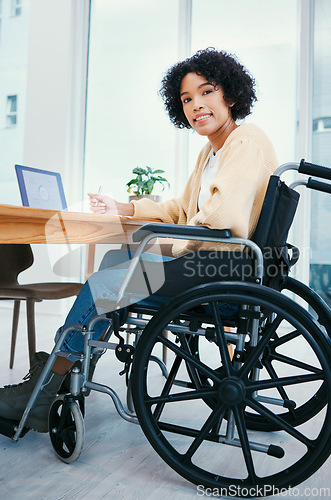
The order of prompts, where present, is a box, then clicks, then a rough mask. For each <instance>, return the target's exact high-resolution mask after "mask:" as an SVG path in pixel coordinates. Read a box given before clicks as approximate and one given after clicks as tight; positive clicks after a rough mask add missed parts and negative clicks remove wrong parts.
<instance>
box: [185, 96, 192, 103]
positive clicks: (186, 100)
mask: <svg viewBox="0 0 331 500" xmlns="http://www.w3.org/2000/svg"><path fill="white" fill-rule="evenodd" d="M190 100H191V98H190V97H185V99H183V104H186V103H188V102H190Z"/></svg>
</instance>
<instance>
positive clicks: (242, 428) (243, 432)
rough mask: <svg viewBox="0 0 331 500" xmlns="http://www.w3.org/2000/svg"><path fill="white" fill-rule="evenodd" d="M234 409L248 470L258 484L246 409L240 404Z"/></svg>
mask: <svg viewBox="0 0 331 500" xmlns="http://www.w3.org/2000/svg"><path fill="white" fill-rule="evenodd" d="M232 410H233V415H234V419H235V421H236V426H237V431H238V435H239V439H240V443H241V447H242V452H243V455H244V459H245V463H246V467H247V472H248V475H249V478H250V480H251V481H252V484H256V480H257V477H256V474H255V468H254V463H253V458H252V452H251V448H250V445H249V440H248V435H247V429H246V422H245V417H244V411H243V408H239V407H238V406H234V407H233V409H232Z"/></svg>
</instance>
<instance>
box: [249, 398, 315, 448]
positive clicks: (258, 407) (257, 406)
mask: <svg viewBox="0 0 331 500" xmlns="http://www.w3.org/2000/svg"><path fill="white" fill-rule="evenodd" d="M244 401H245V403H246V404H247V406H249V407H250V408H252V409H253V410H255V411H256V412H257V413H259V414H260V415H263V416H264V417H267V418H268V419H269V420H271V421H272V422H273V423H275V424H277V425H278V426H279V429H282V430H284V431H286V432H287V433H288V434H290V435H291V436H292V437H294V438H295V439H297V440H298V441H300V442H301V443H303V444H305V445H306V446H307V447H308V448H313V447H314V446H315V444H314V442H313V441H312V440H311V439H309V438H307V437H306V436H304V435H303V434H302V432H299V431H298V430H297V429H295V428H294V427H293V426H292V425H290V424H289V423H288V422H285V420H283V419H282V418H280V417H279V416H277V415H276V414H275V413H272V412H271V411H270V410H268V409H267V408H266V407H265V406H263V405H262V404H261V403H259V402H258V401H255V400H252V399H248V398H245V400H244Z"/></svg>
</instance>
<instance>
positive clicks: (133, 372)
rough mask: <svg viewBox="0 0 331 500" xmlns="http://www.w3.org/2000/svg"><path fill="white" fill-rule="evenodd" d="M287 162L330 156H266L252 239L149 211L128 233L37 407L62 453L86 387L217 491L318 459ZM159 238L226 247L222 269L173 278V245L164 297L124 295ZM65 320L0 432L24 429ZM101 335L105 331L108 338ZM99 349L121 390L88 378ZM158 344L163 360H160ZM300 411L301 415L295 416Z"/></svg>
mask: <svg viewBox="0 0 331 500" xmlns="http://www.w3.org/2000/svg"><path fill="white" fill-rule="evenodd" d="M290 169H293V170H296V171H298V172H299V173H300V174H303V175H305V176H307V175H308V176H314V177H319V178H322V179H327V180H328V181H329V180H331V169H329V168H326V167H321V166H318V165H314V164H311V163H307V162H305V161H304V160H302V161H301V162H300V164H298V163H288V164H285V165H283V166H281V167H279V169H277V171H276V172H275V174H274V175H273V176H271V178H270V182H269V185H268V189H267V192H266V196H265V200H264V203H263V207H262V210H261V215H260V218H259V222H258V225H257V229H256V231H255V234H254V238H253V239H252V240H246V239H242V238H236V237H232V236H231V232H230V231H229V230H213V229H210V228H206V227H195V226H194V227H193V226H192V227H190V226H178V225H172V224H158V223H148V224H146V225H144V226H143V227H142V228H140V229H139V230H138V231H136V233H135V234H134V238H133V239H134V241H135V242H137V243H139V246H138V249H137V251H136V253H135V255H134V257H133V259H132V261H131V263H130V266H129V268H128V270H127V274H126V276H125V279H124V281H123V283H122V287H121V290H120V293H119V297H118V308H117V309H116V310H114V311H112V312H109V313H105V314H102V315H99V316H95V317H94V318H92V319H91V320H90V322H89V323H88V324H87V325H83V326H81V327H80V328H81V331H82V334H83V335H84V342H85V344H84V351H83V352H82V353H80V354H79V356H78V358H77V359H78V360H79V363H80V367H78V366H75V367H74V368H73V369H72V371H71V374H70V391H68V392H67V393H66V394H65V395H62V396H60V397H59V398H58V399H56V400H55V402H54V403H53V405H52V407H51V409H50V413H49V434H50V440H51V443H52V446H53V448H54V450H55V453H56V454H57V455H58V457H59V458H60V459H61V460H62V461H64V462H66V463H71V462H74V461H75V460H77V459H78V457H79V456H80V454H81V452H82V448H83V444H84V418H83V417H84V404H85V403H84V401H85V394H86V393H87V392H89V391H90V390H96V391H99V392H103V393H105V394H108V395H109V396H110V397H111V398H112V400H113V402H114V404H115V407H116V410H117V412H118V413H119V415H120V416H121V417H122V418H124V419H125V420H127V421H128V422H131V423H136V424H139V425H140V426H141V428H142V430H143V432H144V434H145V435H146V438H147V439H148V441H149V442H150V444H151V445H152V447H153V448H154V449H155V450H156V452H157V453H158V454H159V455H160V457H161V458H162V459H163V460H164V461H165V462H166V463H167V464H168V465H169V466H170V467H171V468H172V469H174V470H175V471H176V472H177V473H178V474H180V475H181V476H182V477H184V478H186V479H187V480H188V481H189V482H191V483H193V484H195V485H198V486H199V487H200V488H202V487H203V488H211V489H212V491H218V492H222V494H223V495H225V494H228V495H229V494H231V496H237V497H245V496H246V497H247V491H249V493H250V496H251V497H260V496H267V495H270V494H275V491H276V492H277V491H284V489H288V488H290V487H293V486H295V485H298V484H299V483H301V482H303V481H304V480H306V479H307V478H308V477H310V476H311V475H312V474H313V473H314V472H316V471H317V470H318V469H319V468H320V467H321V466H322V464H323V463H324V462H325V461H326V460H327V458H328V456H329V452H330V434H331V418H330V410H329V401H330V399H331V398H330V396H331V363H330V361H331V352H330V332H331V311H330V308H329V307H328V306H327V304H326V303H325V302H324V301H323V299H321V297H319V296H318V294H317V293H316V292H314V291H313V290H311V289H310V288H309V287H308V286H306V285H304V284H303V283H300V282H299V281H297V280H295V279H294V278H291V277H289V276H288V274H289V271H290V268H291V267H292V265H294V264H295V262H296V261H297V259H298V250H297V249H296V248H294V247H292V246H291V245H289V244H288V243H287V237H288V232H289V229H290V226H291V224H292V221H293V218H294V216H295V212H296V208H297V204H298V200H299V194H298V193H297V191H296V190H295V187H296V185H297V184H298V183H295V185H291V186H287V185H286V184H285V183H284V182H283V181H281V180H280V176H281V175H282V174H283V173H284V172H285V171H287V170H290ZM300 183H304V184H305V185H306V187H307V188H310V189H317V190H319V191H324V192H327V193H331V184H330V183H329V182H321V181H319V180H316V179H313V178H312V177H309V179H308V180H307V181H306V180H304V181H300ZM169 237H170V238H181V239H185V240H199V241H211V242H214V243H223V244H226V245H227V246H228V245H236V247H235V250H233V251H232V252H227V253H226V252H223V251H220V252H219V254H218V256H219V258H220V259H221V260H220V261H219V262H221V263H222V266H223V267H222V269H223V270H225V271H224V273H222V279H220V277H219V276H220V274H219V273H215V275H213V276H211V273H209V275H208V273H207V272H206V273H205V274H203V273H200V274H199V273H195V274H194V276H191V277H190V278H188V279H185V278H184V277H183V265H184V264H183V262H184V263H185V260H184V259H185V257H180V258H179V259H175V260H173V261H169V262H166V263H164V273H165V280H164V284H163V285H162V286H161V288H160V289H159V290H158V291H157V292H156V294H155V295H157V296H160V297H167V300H166V301H165V303H164V305H162V306H161V307H155V306H152V305H148V303H147V304H145V303H144V304H142V303H138V304H133V305H128V304H127V303H126V301H125V296H126V290H127V287H128V285H129V283H131V282H132V280H133V277H134V275H135V272H136V269H137V265H138V263H139V262H140V257H141V255H142V254H143V252H144V249H145V248H146V245H148V243H149V242H150V241H152V240H153V239H155V238H169ZM238 246H239V247H238ZM238 248H240V250H238ZM201 259H203V261H204V262H203V264H204V265H205V271H207V267H206V265H210V261H208V258H207V255H206V254H202V255H201V254H200V255H198V256H197V255H196V254H194V255H193V256H192V261H191V264H192V265H196V266H197V265H199V264H200V265H201ZM234 259H236V260H235V267H233V266H232V264H233V261H234ZM217 262H218V261H217ZM214 263H215V262H214ZM178 266H179V267H178ZM180 266H182V267H180ZM231 266H232V267H231ZM199 269H200V268H199ZM234 269H236V270H237V272H236V273H234V272H233V270H234ZM243 270H245V273H243ZM247 270H249V272H247ZM271 271H272V272H271ZM179 273H181V274H179ZM240 273H241V274H240ZM201 274H203V275H201ZM206 276H208V279H206ZM224 276H225V277H224ZM298 298H299V299H300V301H301V304H302V305H301V304H298V302H297V299H298ZM105 318H108V319H109V328H108V333H107V336H106V338H105V339H104V340H93V339H92V335H93V329H94V326H95V324H96V323H97V322H98V321H100V319H102V320H104V319H105ZM74 327H75V329H77V328H78V326H77V325H74V326H72V327H69V328H67V329H65V330H64V331H63V333H62V334H61V337H60V338H59V340H58V342H57V343H56V345H55V347H54V349H53V351H52V353H51V354H50V357H49V359H48V361H47V363H46V365H45V368H44V370H43V372H42V375H41V377H40V379H39V381H38V383H37V385H36V387H35V389H34V391H33V393H32V396H31V398H30V401H29V403H28V405H27V407H26V409H25V412H24V414H23V416H22V419H21V421H20V422H12V421H7V422H3V421H2V422H1V423H0V431H1V432H2V433H3V434H6V435H7V436H8V437H11V438H12V441H13V442H17V441H18V439H19V438H20V437H22V436H23V435H24V434H25V433H26V432H27V431H28V429H27V428H26V427H25V421H26V418H27V416H28V413H29V411H30V410H31V408H32V407H33V405H34V402H35V401H36V399H37V397H38V394H39V391H40V390H41V388H42V384H43V382H44V380H45V379H46V377H47V375H48V373H49V371H50V370H51V368H52V365H53V363H54V360H55V358H56V356H57V355H61V352H60V349H61V346H62V344H63V342H64V340H65V338H66V336H67V335H68V334H69V333H70V331H71V330H72V328H74ZM111 334H112V339H114V338H115V339H117V340H118V342H110V341H109V339H110V335H111ZM125 334H129V335H127V339H126V340H125ZM129 338H130V339H131V338H133V339H134V341H133V342H132V343H129V342H128V339H129ZM108 349H111V350H115V354H116V357H117V358H118V360H119V361H120V362H122V363H124V369H123V372H122V374H124V375H125V377H126V385H127V398H126V403H123V402H122V401H121V399H120V397H119V396H118V394H117V393H116V392H115V391H114V390H113V389H111V388H110V387H108V386H106V385H104V384H100V383H96V382H94V381H93V380H90V377H89V371H90V364H91V362H93V361H94V362H95V361H96V360H97V359H98V358H99V357H100V356H101V355H102V354H103V353H104V352H105V351H106V350H108ZM165 349H166V352H167V358H168V359H167V363H165V362H164V361H163V360H162V359H161V357H162V352H164V350H165ZM62 354H63V353H62ZM312 419H314V425H313V426H312V425H309V426H308V425H307V424H308V422H310V421H311V420H312ZM224 492H226V493H224Z"/></svg>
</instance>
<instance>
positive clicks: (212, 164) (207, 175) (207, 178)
mask: <svg viewBox="0 0 331 500" xmlns="http://www.w3.org/2000/svg"><path fill="white" fill-rule="evenodd" d="M221 151H222V148H221V149H219V150H218V151H217V153H214V152H213V151H211V153H210V156H209V160H208V163H207V165H206V168H205V169H204V171H203V172H202V176H201V187H200V193H199V198H198V208H199V210H201V208H202V207H203V205H204V204H205V203H206V201H207V200H209V198H210V197H211V195H212V194H211V192H210V185H211V183H212V182H213V180H214V178H215V176H216V172H217V165H218V159H219V157H220V154H221Z"/></svg>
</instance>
